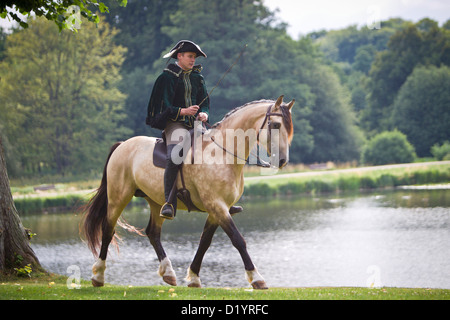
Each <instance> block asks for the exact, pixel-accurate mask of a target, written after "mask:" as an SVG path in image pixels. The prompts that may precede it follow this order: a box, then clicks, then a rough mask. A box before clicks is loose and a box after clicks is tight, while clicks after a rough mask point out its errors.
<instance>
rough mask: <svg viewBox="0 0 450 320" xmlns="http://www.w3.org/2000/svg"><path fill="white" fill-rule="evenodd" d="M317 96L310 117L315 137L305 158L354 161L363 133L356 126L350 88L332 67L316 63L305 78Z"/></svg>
mask: <svg viewBox="0 0 450 320" xmlns="http://www.w3.org/2000/svg"><path fill="white" fill-rule="evenodd" d="M304 81H305V82H307V84H308V85H309V87H310V88H311V93H312V94H313V95H314V96H315V101H314V104H312V105H311V106H310V108H311V113H310V114H309V116H308V117H307V119H308V120H309V123H310V125H311V127H312V128H313V129H312V132H311V134H312V136H313V137H314V148H313V150H312V152H311V153H310V154H306V155H304V156H303V161H305V162H308V163H311V162H326V161H342V162H343V161H352V160H355V159H358V158H359V154H360V149H361V145H362V143H363V135H362V132H361V131H360V129H359V128H358V127H357V126H356V117H355V114H354V113H353V111H352V110H351V105H350V96H349V93H348V91H347V90H346V89H345V88H344V87H343V86H342V85H341V84H340V82H339V78H338V77H337V75H336V74H335V73H333V72H332V70H331V68H329V67H327V66H324V65H316V66H315V70H314V72H312V73H311V74H310V76H309V77H308V78H306V79H304Z"/></svg>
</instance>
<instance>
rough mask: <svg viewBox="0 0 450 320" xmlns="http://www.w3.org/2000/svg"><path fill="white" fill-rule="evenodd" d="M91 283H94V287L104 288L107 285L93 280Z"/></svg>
mask: <svg viewBox="0 0 450 320" xmlns="http://www.w3.org/2000/svg"><path fill="white" fill-rule="evenodd" d="M91 281H92V285H93V286H94V287H103V286H104V285H105V284H104V283H103V282H98V281H97V280H95V279H91Z"/></svg>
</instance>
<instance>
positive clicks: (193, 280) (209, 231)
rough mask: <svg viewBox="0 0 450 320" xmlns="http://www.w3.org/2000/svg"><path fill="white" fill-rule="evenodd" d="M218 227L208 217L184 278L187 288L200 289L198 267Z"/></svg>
mask: <svg viewBox="0 0 450 320" xmlns="http://www.w3.org/2000/svg"><path fill="white" fill-rule="evenodd" d="M218 227H219V225H218V224H217V222H215V221H214V220H213V219H212V218H211V216H208V219H207V220H206V223H205V227H204V228H203V233H202V236H201V238H200V244H199V246H198V249H197V253H196V254H195V257H194V260H193V261H192V263H191V265H190V267H189V269H188V273H187V277H186V280H187V281H189V282H188V287H191V288H200V287H201V286H202V285H201V282H200V276H199V273H200V267H201V264H202V261H203V257H204V256H205V253H206V251H207V250H208V248H209V246H210V245H211V241H212V238H213V236H214V233H215V232H216V230H217V228H218Z"/></svg>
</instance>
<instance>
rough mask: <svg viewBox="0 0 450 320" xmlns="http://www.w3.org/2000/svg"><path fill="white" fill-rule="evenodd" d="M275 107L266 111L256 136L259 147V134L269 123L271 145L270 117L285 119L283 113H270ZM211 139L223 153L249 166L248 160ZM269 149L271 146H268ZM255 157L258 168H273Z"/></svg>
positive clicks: (268, 135) (257, 156) (268, 132)
mask: <svg viewBox="0 0 450 320" xmlns="http://www.w3.org/2000/svg"><path fill="white" fill-rule="evenodd" d="M274 106H275V104H273V105H270V106H269V108H268V109H267V111H266V115H265V117H264V121H263V123H262V125H261V127H260V128H259V130H258V134H257V135H256V143H257V144H258V145H259V134H260V132H261V130H262V129H263V128H264V126H265V124H266V123H267V129H268V130H267V137H268V138H267V142H268V144H269V141H272V130H271V128H270V126H271V125H272V120H271V119H270V117H273V116H275V117H283V118H284V115H283V113H281V112H270V110H272V108H273V107H274ZM280 108H281V106H280ZM279 128H280V127H279V126H278V127H275V128H274V129H279ZM210 138H211V140H212V141H213V142H214V143H215V144H216V145H217V146H218V147H220V148H221V149H222V150H223V151H225V152H227V153H229V154H231V155H232V156H234V157H235V158H236V159H239V160H242V161H245V163H247V164H248V163H249V161H248V159H243V158H241V157H239V156H238V155H236V154H234V152H231V151H229V150H227V149H226V148H225V147H224V146H221V145H220V144H218V143H217V142H216V141H215V140H214V137H213V136H211V137H210ZM268 148H269V146H268ZM269 152H270V151H269ZM253 156H254V157H256V159H257V160H258V161H257V164H256V165H257V166H259V167H263V168H270V167H271V165H270V163H268V162H266V161H264V160H263V159H261V158H260V157H259V155H257V154H256V155H255V154H253Z"/></svg>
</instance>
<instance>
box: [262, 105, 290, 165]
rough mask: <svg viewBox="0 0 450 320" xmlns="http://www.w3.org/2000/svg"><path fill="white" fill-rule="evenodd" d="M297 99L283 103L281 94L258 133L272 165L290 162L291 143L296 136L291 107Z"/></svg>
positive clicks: (266, 115)
mask: <svg viewBox="0 0 450 320" xmlns="http://www.w3.org/2000/svg"><path fill="white" fill-rule="evenodd" d="M294 103H295V100H292V101H291V102H289V103H287V104H286V103H283V96H280V97H279V98H278V99H277V101H276V102H275V104H273V105H271V106H270V107H269V108H268V109H267V112H266V114H265V118H264V121H263V123H262V125H261V129H260V134H258V139H259V143H261V144H262V145H263V146H264V147H265V148H266V149H267V151H268V153H269V155H270V160H271V161H270V162H271V165H272V166H274V167H278V168H282V167H284V166H285V165H286V164H287V163H288V162H289V145H290V143H291V141H292V138H293V136H294V126H293V123H292V117H291V109H292V106H293V105H294Z"/></svg>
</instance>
